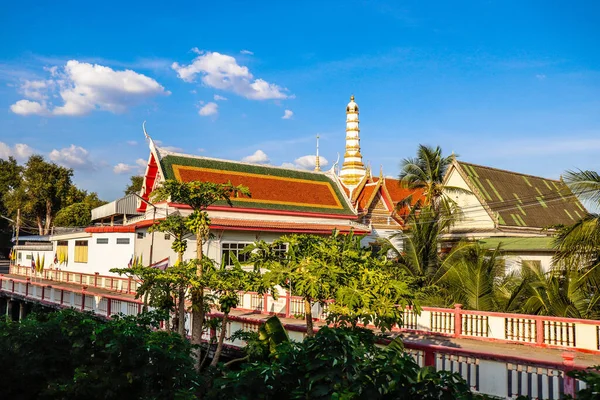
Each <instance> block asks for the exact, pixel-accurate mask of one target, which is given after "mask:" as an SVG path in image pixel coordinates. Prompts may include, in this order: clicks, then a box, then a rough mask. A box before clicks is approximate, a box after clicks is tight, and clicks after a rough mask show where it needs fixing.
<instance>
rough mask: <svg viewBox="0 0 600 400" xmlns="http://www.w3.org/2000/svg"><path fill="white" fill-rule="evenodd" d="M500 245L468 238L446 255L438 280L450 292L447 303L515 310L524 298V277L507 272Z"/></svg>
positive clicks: (469, 307)
mask: <svg viewBox="0 0 600 400" xmlns="http://www.w3.org/2000/svg"><path fill="white" fill-rule="evenodd" d="M502 257H503V253H502V250H501V248H500V246H498V247H497V248H495V249H486V248H484V247H482V246H481V245H480V244H478V243H473V242H464V243H461V244H459V245H458V246H456V248H455V249H454V250H453V252H452V253H451V254H450V255H449V256H448V257H447V258H446V260H445V261H446V262H445V263H444V265H443V267H444V268H443V269H441V272H440V274H439V275H441V276H439V278H437V282H438V283H439V284H440V286H441V287H442V289H443V291H444V292H445V293H446V294H447V304H446V305H452V304H456V303H460V304H462V305H463V307H464V308H466V309H470V310H478V311H514V310H515V309H518V307H519V306H520V302H519V300H520V299H522V298H523V289H522V288H523V285H522V282H523V280H522V279H520V277H519V276H518V274H516V273H508V274H507V273H506V272H505V266H504V260H503V258H502Z"/></svg>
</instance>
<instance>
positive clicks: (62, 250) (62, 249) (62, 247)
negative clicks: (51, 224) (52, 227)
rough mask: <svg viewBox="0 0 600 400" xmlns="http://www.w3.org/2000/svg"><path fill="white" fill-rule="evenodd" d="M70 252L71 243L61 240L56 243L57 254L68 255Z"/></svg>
mask: <svg viewBox="0 0 600 400" xmlns="http://www.w3.org/2000/svg"><path fill="white" fill-rule="evenodd" d="M68 250H69V242H67V241H66V240H59V241H57V242H56V253H57V254H67V252H68Z"/></svg>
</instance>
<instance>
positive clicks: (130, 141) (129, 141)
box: [127, 140, 138, 146]
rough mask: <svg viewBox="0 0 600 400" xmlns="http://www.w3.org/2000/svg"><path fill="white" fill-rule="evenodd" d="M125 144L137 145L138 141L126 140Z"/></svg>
mask: <svg viewBox="0 0 600 400" xmlns="http://www.w3.org/2000/svg"><path fill="white" fill-rule="evenodd" d="M127 144H128V145H130V146H137V144H138V142H137V141H135V140H128V141H127Z"/></svg>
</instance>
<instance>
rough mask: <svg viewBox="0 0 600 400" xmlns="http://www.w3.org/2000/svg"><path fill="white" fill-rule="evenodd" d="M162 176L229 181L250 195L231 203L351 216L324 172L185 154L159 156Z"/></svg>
mask: <svg viewBox="0 0 600 400" xmlns="http://www.w3.org/2000/svg"><path fill="white" fill-rule="evenodd" d="M160 162H161V165H162V167H163V171H164V174H165V178H166V179H177V180H179V181H183V182H189V181H192V180H199V181H208V182H215V183H227V182H231V183H232V184H233V185H244V186H246V187H248V188H249V189H250V192H251V197H242V198H235V199H232V200H233V203H234V206H235V207H240V208H255V209H261V208H262V209H270V210H281V211H293V212H307V213H321V214H339V215H348V216H354V214H355V213H354V211H353V210H352V209H351V207H350V206H349V204H348V203H347V202H346V199H345V196H344V194H343V193H342V191H341V190H340V187H339V186H338V185H337V183H336V182H335V181H334V179H333V178H332V177H330V176H329V175H327V174H325V173H315V172H308V171H300V170H294V169H286V168H278V167H272V166H264V165H253V164H246V163H239V162H232V161H225V160H215V159H210V158H204V157H193V156H185V155H179V154H178V155H170V154H169V155H167V156H165V157H163V158H162V159H161V161H160Z"/></svg>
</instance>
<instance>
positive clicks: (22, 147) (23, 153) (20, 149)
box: [0, 142, 35, 161]
mask: <svg viewBox="0 0 600 400" xmlns="http://www.w3.org/2000/svg"><path fill="white" fill-rule="evenodd" d="M34 152H35V151H34V150H33V149H32V148H31V147H29V146H28V145H26V144H24V143H17V144H15V145H14V146H13V147H10V146H9V145H7V144H6V143H3V142H0V158H2V159H4V160H8V158H9V157H14V158H15V159H16V160H17V161H25V160H27V159H28V158H29V156H31V155H32V154H33V153H34Z"/></svg>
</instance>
